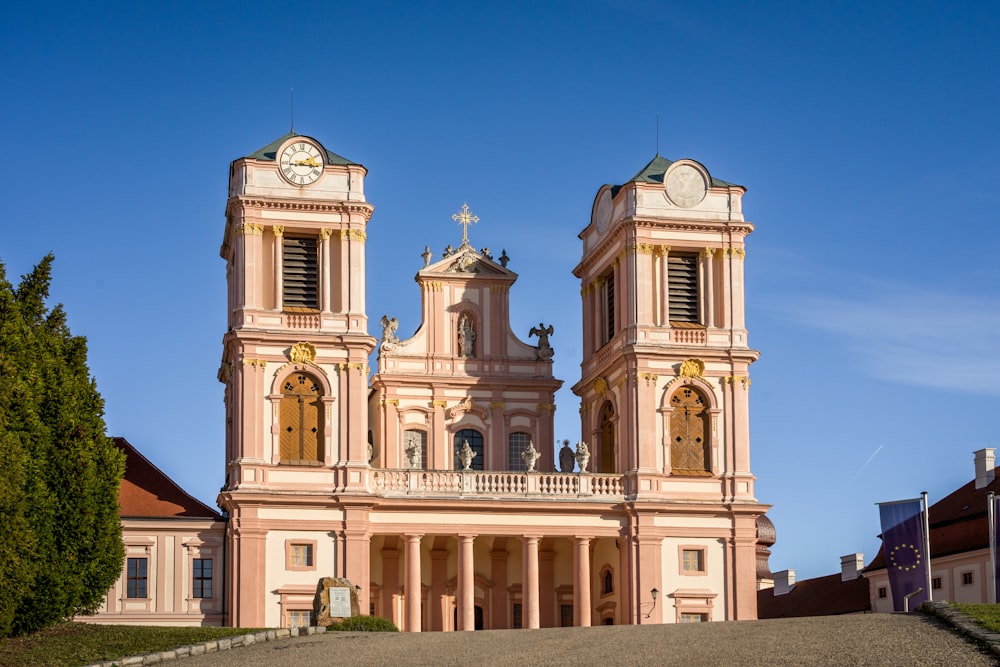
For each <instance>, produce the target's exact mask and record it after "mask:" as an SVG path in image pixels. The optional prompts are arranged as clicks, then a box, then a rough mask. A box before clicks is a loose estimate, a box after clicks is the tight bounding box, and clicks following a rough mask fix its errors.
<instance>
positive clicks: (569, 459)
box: [559, 440, 576, 472]
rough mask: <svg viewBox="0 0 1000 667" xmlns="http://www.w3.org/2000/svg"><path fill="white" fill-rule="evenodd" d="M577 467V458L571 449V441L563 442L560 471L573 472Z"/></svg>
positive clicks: (560, 454) (560, 451) (560, 452)
mask: <svg viewBox="0 0 1000 667" xmlns="http://www.w3.org/2000/svg"><path fill="white" fill-rule="evenodd" d="M575 465H576V458H575V457H574V455H573V450H572V449H570V448H569V440H563V446H562V449H560V450H559V470H560V471H561V472H573V467H574V466H575Z"/></svg>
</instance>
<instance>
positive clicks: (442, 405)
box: [431, 401, 448, 408]
mask: <svg viewBox="0 0 1000 667" xmlns="http://www.w3.org/2000/svg"><path fill="white" fill-rule="evenodd" d="M431 407H432V408H446V407H448V401H431Z"/></svg>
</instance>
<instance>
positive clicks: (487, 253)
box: [479, 248, 493, 259]
mask: <svg viewBox="0 0 1000 667" xmlns="http://www.w3.org/2000/svg"><path fill="white" fill-rule="evenodd" d="M479 254H480V255H482V256H483V257H485V258H486V259H493V253H492V252H490V249H489V248H483V249H482V250H480V251H479Z"/></svg>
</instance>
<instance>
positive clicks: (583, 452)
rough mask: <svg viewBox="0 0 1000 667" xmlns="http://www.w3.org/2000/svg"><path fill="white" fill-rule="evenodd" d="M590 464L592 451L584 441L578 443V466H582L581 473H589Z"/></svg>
mask: <svg viewBox="0 0 1000 667" xmlns="http://www.w3.org/2000/svg"><path fill="white" fill-rule="evenodd" d="M588 463H590V450H589V449H588V448H587V443H585V442H584V441H583V440H581V441H580V442H578V443H576V464H577V465H578V466H580V472H581V473H584V472H587V464H588Z"/></svg>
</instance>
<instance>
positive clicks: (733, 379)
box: [722, 375, 750, 389]
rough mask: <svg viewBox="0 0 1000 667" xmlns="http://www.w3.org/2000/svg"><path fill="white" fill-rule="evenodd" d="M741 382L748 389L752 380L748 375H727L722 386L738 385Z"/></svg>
mask: <svg viewBox="0 0 1000 667" xmlns="http://www.w3.org/2000/svg"><path fill="white" fill-rule="evenodd" d="M737 382H739V383H740V384H742V385H743V388H744V389H746V388H748V387H749V386H750V378H749V376H746V375H727V376H725V377H723V378H722V384H736V383H737Z"/></svg>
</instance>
